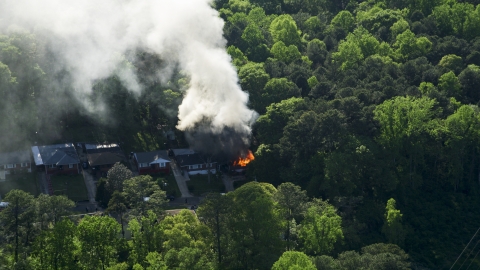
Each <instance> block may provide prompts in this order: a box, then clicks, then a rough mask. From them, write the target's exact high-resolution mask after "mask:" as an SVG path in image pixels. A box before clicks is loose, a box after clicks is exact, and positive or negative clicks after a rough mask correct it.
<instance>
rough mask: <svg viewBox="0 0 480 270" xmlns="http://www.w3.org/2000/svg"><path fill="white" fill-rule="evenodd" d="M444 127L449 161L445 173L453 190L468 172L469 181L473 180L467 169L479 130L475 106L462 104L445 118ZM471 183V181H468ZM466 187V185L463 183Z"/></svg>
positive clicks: (478, 118) (478, 116)
mask: <svg viewBox="0 0 480 270" xmlns="http://www.w3.org/2000/svg"><path fill="white" fill-rule="evenodd" d="M445 127H446V135H447V136H446V140H445V146H446V151H447V152H448V153H449V156H450V158H449V162H448V164H447V169H448V171H447V175H448V179H449V180H450V182H451V184H453V187H454V190H455V191H456V190H458V188H459V187H460V184H462V183H461V181H462V180H463V178H464V176H465V175H466V174H465V172H466V171H467V172H470V175H471V176H470V179H469V180H470V182H473V181H475V180H474V179H475V178H476V177H475V176H473V177H472V173H471V169H467V168H468V167H467V166H466V165H467V164H468V163H469V162H468V160H469V159H468V156H472V155H473V154H474V153H475V151H476V149H477V144H478V139H477V138H478V134H479V132H480V114H479V110H478V107H477V106H474V105H462V106H461V107H460V108H458V109H457V110H456V111H455V112H454V113H453V114H451V115H449V116H448V117H447V119H446V120H445ZM464 184H467V183H464ZM470 184H472V183H470ZM463 187H464V188H468V187H469V186H468V185H464V186H463Z"/></svg>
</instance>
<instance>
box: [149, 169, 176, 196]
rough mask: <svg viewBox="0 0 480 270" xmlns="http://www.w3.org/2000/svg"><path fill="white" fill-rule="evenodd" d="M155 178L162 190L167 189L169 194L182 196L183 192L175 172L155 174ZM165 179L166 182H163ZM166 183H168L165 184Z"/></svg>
mask: <svg viewBox="0 0 480 270" xmlns="http://www.w3.org/2000/svg"><path fill="white" fill-rule="evenodd" d="M152 177H153V180H155V181H156V182H157V183H158V185H159V186H160V188H161V189H162V190H165V192H166V193H167V195H173V196H175V197H180V196H182V193H181V192H180V189H179V188H178V185H177V181H176V180H175V176H173V174H169V175H161V174H155V175H152ZM163 179H164V180H165V182H162V180H163ZM164 183H167V185H166V186H165V184H164Z"/></svg>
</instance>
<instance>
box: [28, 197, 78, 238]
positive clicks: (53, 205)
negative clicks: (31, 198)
mask: <svg viewBox="0 0 480 270" xmlns="http://www.w3.org/2000/svg"><path fill="white" fill-rule="evenodd" d="M74 206H75V203H74V202H73V201H72V200H69V199H68V198H67V197H66V196H49V195H46V194H40V195H39V196H38V197H37V198H36V199H35V212H36V215H37V220H38V221H39V222H40V226H41V229H42V230H43V229H46V228H47V227H48V226H49V224H50V223H51V224H52V225H55V224H56V223H57V222H58V221H59V220H60V218H61V217H62V216H66V215H68V214H69V213H70V209H71V208H73V207H74Z"/></svg>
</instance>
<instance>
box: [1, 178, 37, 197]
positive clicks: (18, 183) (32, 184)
mask: <svg viewBox="0 0 480 270" xmlns="http://www.w3.org/2000/svg"><path fill="white" fill-rule="evenodd" d="M6 178H7V179H6V180H5V181H1V182H0V195H1V196H2V198H5V194H7V193H8V192H9V191H10V190H12V189H20V190H23V191H25V192H28V193H30V194H32V195H34V196H38V194H40V187H39V183H38V181H37V175H36V174H35V173H22V174H7V175H6Z"/></svg>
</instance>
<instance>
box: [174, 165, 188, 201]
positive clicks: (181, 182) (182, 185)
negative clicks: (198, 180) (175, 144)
mask: <svg viewBox="0 0 480 270" xmlns="http://www.w3.org/2000/svg"><path fill="white" fill-rule="evenodd" d="M170 166H171V167H172V171H173V175H174V176H175V180H176V181H177V185H178V188H179V189H180V192H181V193H182V198H190V197H193V195H192V194H190V192H189V191H188V186H187V181H189V180H190V178H188V175H187V177H185V176H183V175H182V173H181V171H180V170H179V169H178V167H177V164H175V162H170Z"/></svg>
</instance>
